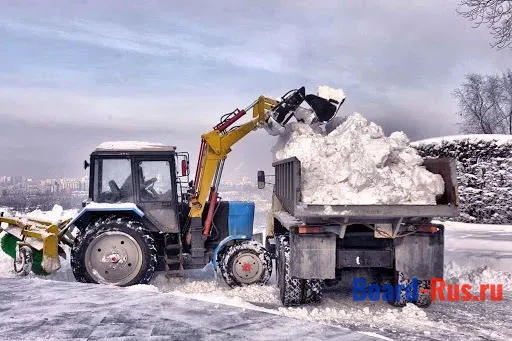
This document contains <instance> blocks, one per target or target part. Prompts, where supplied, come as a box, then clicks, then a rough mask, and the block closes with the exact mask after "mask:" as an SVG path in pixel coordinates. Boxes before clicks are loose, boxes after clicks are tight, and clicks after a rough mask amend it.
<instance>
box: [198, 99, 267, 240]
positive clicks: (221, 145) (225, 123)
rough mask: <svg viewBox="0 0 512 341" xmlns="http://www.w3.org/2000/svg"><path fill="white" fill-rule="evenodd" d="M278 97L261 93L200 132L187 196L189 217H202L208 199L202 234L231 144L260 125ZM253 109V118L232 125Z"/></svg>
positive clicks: (208, 223)
mask: <svg viewBox="0 0 512 341" xmlns="http://www.w3.org/2000/svg"><path fill="white" fill-rule="evenodd" d="M276 104H277V101H276V100H274V99H271V98H267V97H265V96H260V97H259V98H258V100H257V101H255V102H254V103H253V104H251V105H250V106H249V107H247V108H246V109H245V110H238V109H237V110H235V111H234V112H232V113H231V114H229V115H227V117H225V118H224V119H223V120H222V122H221V123H219V124H218V125H217V126H215V127H214V128H213V130H212V131H210V132H208V133H206V134H204V135H202V136H201V139H202V140H201V149H200V152H199V161H198V165H197V170H196V176H195V181H194V188H195V191H194V193H192V195H191V198H190V213H189V217H190V218H201V217H202V215H203V211H204V207H205V204H206V202H207V201H209V202H210V207H209V210H208V215H207V218H206V221H205V224H204V228H203V235H205V236H207V235H209V233H210V227H211V222H212V218H213V213H214V208H215V204H216V202H217V189H218V187H219V183H220V179H221V176H222V169H223V166H224V161H225V159H226V157H227V155H228V154H229V153H230V152H231V147H232V146H233V145H234V144H235V143H237V142H238V141H240V140H241V139H242V138H244V137H245V136H246V135H247V134H249V133H250V132H251V131H253V130H256V129H257V128H259V127H261V126H263V125H264V124H265V123H266V121H267V119H268V115H267V110H270V109H272V108H273V107H274V106H275V105H276ZM251 109H252V113H253V115H252V120H250V121H249V122H246V123H244V124H242V125H240V126H235V127H231V126H232V125H233V124H234V123H235V122H236V121H238V120H239V119H240V118H241V117H243V116H244V115H245V114H246V113H247V111H249V110H251Z"/></svg>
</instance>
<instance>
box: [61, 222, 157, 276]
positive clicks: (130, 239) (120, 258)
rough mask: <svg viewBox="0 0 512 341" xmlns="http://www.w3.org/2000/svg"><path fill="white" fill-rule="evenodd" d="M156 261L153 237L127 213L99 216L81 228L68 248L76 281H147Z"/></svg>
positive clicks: (151, 274)
mask: <svg viewBox="0 0 512 341" xmlns="http://www.w3.org/2000/svg"><path fill="white" fill-rule="evenodd" d="M156 264H157V252H156V248H155V241H154V239H153V237H152V236H151V234H150V233H149V232H148V231H147V230H146V229H145V228H144V226H143V225H142V224H141V223H140V222H139V221H136V220H132V219H130V218H127V217H116V216H110V217H105V218H100V219H98V220H97V221H94V222H92V223H91V224H89V226H88V227H87V228H85V229H84V230H82V231H80V233H79V234H78V236H77V238H76V240H75V243H74V244H73V247H72V249H71V268H72V270H73V275H74V276H75V278H76V280H77V281H80V282H84V283H101V284H112V285H117V286H130V285H134V284H147V283H149V281H150V280H151V278H152V277H153V274H154V272H155V267H156Z"/></svg>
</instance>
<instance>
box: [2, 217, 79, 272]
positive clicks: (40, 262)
mask: <svg viewBox="0 0 512 341" xmlns="http://www.w3.org/2000/svg"><path fill="white" fill-rule="evenodd" d="M70 220H71V219H67V220H65V221H61V222H50V221H42V220H37V219H30V218H26V217H24V218H18V217H4V216H3V214H1V215H0V232H2V231H3V232H4V236H3V237H2V240H1V246H2V250H3V251H4V252H5V253H6V254H8V255H9V256H11V257H12V258H14V272H15V273H16V274H17V275H20V276H25V275H28V274H29V273H30V272H31V271H33V272H34V273H36V274H38V275H47V274H50V273H53V272H55V271H57V270H58V269H59V268H60V260H59V231H60V230H61V228H63V227H64V226H66V224H67V223H68V222H69V221H70Z"/></svg>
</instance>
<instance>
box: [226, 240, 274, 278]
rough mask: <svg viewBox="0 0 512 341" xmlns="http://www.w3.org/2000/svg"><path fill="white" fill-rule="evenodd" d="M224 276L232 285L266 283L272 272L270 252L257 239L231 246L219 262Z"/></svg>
mask: <svg viewBox="0 0 512 341" xmlns="http://www.w3.org/2000/svg"><path fill="white" fill-rule="evenodd" d="M219 270H220V272H221V274H222V277H223V278H224V280H225V281H226V283H227V284H228V285H229V286H230V287H237V286H244V285H250V284H261V285H263V284H266V283H267V282H268V281H269V279H270V275H271V274H272V258H271V257H270V253H269V252H268V251H267V250H266V249H265V248H264V247H263V245H261V244H260V243H258V242H256V241H252V240H251V241H243V242H239V243H236V244H234V245H232V246H229V247H228V248H227V249H226V251H225V252H224V253H223V254H222V256H221V260H220V262H219Z"/></svg>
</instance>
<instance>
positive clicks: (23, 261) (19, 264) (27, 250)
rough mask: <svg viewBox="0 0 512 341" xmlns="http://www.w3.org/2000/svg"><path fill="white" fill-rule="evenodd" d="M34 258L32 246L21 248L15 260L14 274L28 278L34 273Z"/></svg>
mask: <svg viewBox="0 0 512 341" xmlns="http://www.w3.org/2000/svg"><path fill="white" fill-rule="evenodd" d="M33 264H34V256H33V252H32V248H31V247H30V246H21V247H20V248H19V249H18V252H17V253H16V257H15V258H14V272H15V273H16V275H17V276H27V275H28V274H29V273H30V271H32V265H33Z"/></svg>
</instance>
